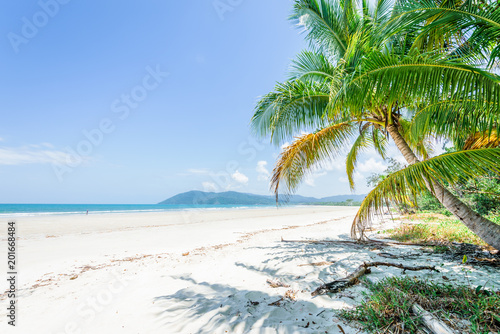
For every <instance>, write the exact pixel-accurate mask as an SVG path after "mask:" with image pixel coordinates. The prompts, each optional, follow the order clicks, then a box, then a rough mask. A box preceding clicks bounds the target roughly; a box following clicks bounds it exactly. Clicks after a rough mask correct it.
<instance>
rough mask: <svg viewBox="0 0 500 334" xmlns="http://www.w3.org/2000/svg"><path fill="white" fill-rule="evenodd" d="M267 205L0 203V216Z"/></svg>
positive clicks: (220, 208)
mask: <svg viewBox="0 0 500 334" xmlns="http://www.w3.org/2000/svg"><path fill="white" fill-rule="evenodd" d="M262 207H271V206H265V205H160V204H0V217H23V216H42V215H61V214H64V215H81V214H86V213H87V210H88V213H89V215H90V214H97V213H127V212H162V211H184V210H202V209H205V210H223V209H233V208H262Z"/></svg>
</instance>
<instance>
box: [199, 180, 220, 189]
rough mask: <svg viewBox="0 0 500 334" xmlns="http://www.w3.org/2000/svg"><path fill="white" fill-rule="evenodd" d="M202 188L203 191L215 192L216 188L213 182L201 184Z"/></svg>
mask: <svg viewBox="0 0 500 334" xmlns="http://www.w3.org/2000/svg"><path fill="white" fill-rule="evenodd" d="M201 185H202V186H203V191H217V190H218V188H217V186H216V185H215V183H213V182H203V183H202V184H201Z"/></svg>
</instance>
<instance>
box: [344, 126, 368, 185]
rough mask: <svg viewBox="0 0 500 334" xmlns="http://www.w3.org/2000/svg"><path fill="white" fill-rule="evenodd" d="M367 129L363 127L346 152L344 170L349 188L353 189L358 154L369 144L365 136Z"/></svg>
mask: <svg viewBox="0 0 500 334" xmlns="http://www.w3.org/2000/svg"><path fill="white" fill-rule="evenodd" d="M367 132H368V130H367V129H363V130H362V131H361V132H360V134H359V136H358V138H357V139H356V140H355V141H354V143H353V144H352V146H351V150H350V151H349V153H348V154H347V158H346V172H347V178H348V180H349V187H350V188H351V190H354V188H355V184H354V169H355V168H356V164H357V162H358V157H359V154H360V153H361V152H362V151H363V150H365V149H367V148H368V147H369V146H370V143H369V140H368V138H367Z"/></svg>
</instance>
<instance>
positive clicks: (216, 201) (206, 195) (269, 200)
mask: <svg viewBox="0 0 500 334" xmlns="http://www.w3.org/2000/svg"><path fill="white" fill-rule="evenodd" d="M365 197H366V195H337V196H330V197H324V198H315V197H304V196H299V195H293V196H291V197H290V199H289V201H288V203H290V204H312V203H326V202H328V203H336V202H344V201H346V200H349V199H351V200H353V201H361V200H363V198H365ZM275 203H276V202H275V197H274V196H263V195H254V194H246V193H240V192H235V191H226V192H221V193H214V192H203V191H188V192H186V193H182V194H178V195H175V196H173V197H170V198H169V199H166V200H165V201H163V202H160V203H158V204H162V205H169V204H171V205H203V204H206V205H211V204H213V205H224V204H227V205H274V204H275Z"/></svg>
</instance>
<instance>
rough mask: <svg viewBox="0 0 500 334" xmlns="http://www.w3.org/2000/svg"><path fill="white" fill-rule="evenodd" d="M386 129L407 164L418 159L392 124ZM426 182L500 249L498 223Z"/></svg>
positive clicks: (439, 186)
mask: <svg viewBox="0 0 500 334" xmlns="http://www.w3.org/2000/svg"><path fill="white" fill-rule="evenodd" d="M387 131H388V132H389V134H390V135H391V137H392V139H393V140H394V143H395V144H396V146H397V147H398V149H399V150H400V151H401V153H402V154H403V156H404V158H405V159H406V161H407V162H408V163H409V164H414V163H416V162H418V161H419V160H418V158H417V156H416V155H415V154H414V153H413V151H412V150H411V148H410V147H409V146H408V144H407V143H406V141H405V140H404V138H403V137H402V136H401V134H400V133H399V130H398V128H397V127H396V126H395V125H394V124H391V125H389V126H387ZM426 184H427V188H428V189H429V191H430V192H431V193H432V194H433V195H434V196H436V198H437V199H438V201H439V202H441V204H443V205H444V207H445V208H446V209H448V210H449V211H450V212H451V213H452V214H453V215H455V216H456V217H457V218H458V219H460V221H461V222H462V223H464V224H465V226H467V227H468V228H469V229H470V230H471V231H473V232H474V233H476V234H477V235H478V236H479V237H480V238H481V239H482V240H484V241H485V242H486V243H487V244H488V245H490V246H492V247H494V248H496V249H498V250H500V225H498V224H495V223H494V222H492V221H490V220H488V219H486V218H484V217H483V216H481V215H480V214H478V213H477V212H475V211H473V210H472V209H471V208H469V207H468V206H467V205H466V204H464V203H463V202H462V201H460V200H459V199H458V198H456V197H455V196H454V195H453V194H452V193H451V192H449V191H448V189H446V188H445V187H443V186H442V185H441V184H439V183H438V182H437V181H436V180H430V181H429V180H426ZM431 184H432V186H431Z"/></svg>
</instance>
